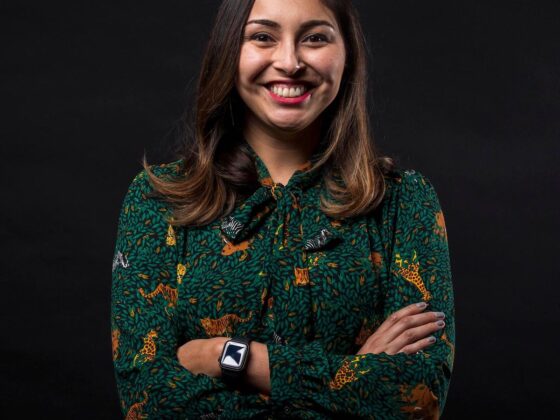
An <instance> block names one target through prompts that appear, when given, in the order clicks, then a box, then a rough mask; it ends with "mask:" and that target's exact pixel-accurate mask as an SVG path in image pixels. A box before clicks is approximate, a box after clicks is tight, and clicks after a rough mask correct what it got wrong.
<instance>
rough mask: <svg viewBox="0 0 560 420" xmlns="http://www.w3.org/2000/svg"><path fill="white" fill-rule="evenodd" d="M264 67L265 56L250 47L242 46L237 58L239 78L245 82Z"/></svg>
mask: <svg viewBox="0 0 560 420" xmlns="http://www.w3.org/2000/svg"><path fill="white" fill-rule="evenodd" d="M264 67H266V57H264V56H263V54H262V53H258V52H256V51H255V50H254V49H251V48H242V49H241V56H240V58H239V69H238V70H239V71H238V75H239V79H240V80H241V81H244V82H247V81H250V80H252V79H254V78H255V77H256V76H258V74H259V73H260V72H261V71H262V70H263V68H264Z"/></svg>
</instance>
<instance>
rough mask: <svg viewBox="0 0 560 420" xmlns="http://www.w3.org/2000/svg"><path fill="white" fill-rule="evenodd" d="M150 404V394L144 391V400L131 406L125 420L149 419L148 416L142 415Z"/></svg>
mask: <svg viewBox="0 0 560 420" xmlns="http://www.w3.org/2000/svg"><path fill="white" fill-rule="evenodd" d="M147 402H148V393H147V392H146V391H144V399H143V400H142V401H140V402H137V403H134V404H132V405H131V406H130V409H129V410H128V413H126V417H125V420H143V419H147V418H148V416H146V415H144V414H142V409H143V408H144V406H145V405H146V403H147Z"/></svg>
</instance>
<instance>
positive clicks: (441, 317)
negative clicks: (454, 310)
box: [435, 312, 445, 319]
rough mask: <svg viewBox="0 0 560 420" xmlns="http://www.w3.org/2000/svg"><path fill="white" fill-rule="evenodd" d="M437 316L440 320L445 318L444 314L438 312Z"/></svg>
mask: <svg viewBox="0 0 560 420" xmlns="http://www.w3.org/2000/svg"><path fill="white" fill-rule="evenodd" d="M435 314H436V318H440V319H443V318H445V314H444V313H443V312H436V313H435Z"/></svg>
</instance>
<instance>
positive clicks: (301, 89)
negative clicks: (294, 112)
mask: <svg viewBox="0 0 560 420" xmlns="http://www.w3.org/2000/svg"><path fill="white" fill-rule="evenodd" d="M267 90H268V92H269V94H270V96H271V97H272V99H274V100H275V101H276V102H279V103H282V104H299V103H301V102H303V101H305V100H306V99H307V98H309V97H310V96H311V89H310V88H309V87H308V86H305V85H285V84H272V85H269V86H267Z"/></svg>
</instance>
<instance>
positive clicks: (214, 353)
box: [177, 337, 230, 378]
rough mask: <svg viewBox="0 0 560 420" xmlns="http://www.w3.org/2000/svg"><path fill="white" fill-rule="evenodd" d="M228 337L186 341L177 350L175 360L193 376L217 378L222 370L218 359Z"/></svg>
mask: <svg viewBox="0 0 560 420" xmlns="http://www.w3.org/2000/svg"><path fill="white" fill-rule="evenodd" d="M229 339H230V338H228V337H213V338H205V339H204V338H202V339H195V340H190V341H187V342H186V343H185V344H183V345H182V346H181V347H179V348H178V349H177V359H178V360H179V363H180V364H181V366H183V367H184V368H185V369H187V370H189V371H190V372H191V373H192V374H193V375H199V374H204V375H207V376H211V377H213V378H219V377H220V376H221V375H222V370H221V368H220V364H219V362H218V358H219V357H220V354H221V352H222V348H223V347H224V343H225V342H226V341H228V340H229Z"/></svg>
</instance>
